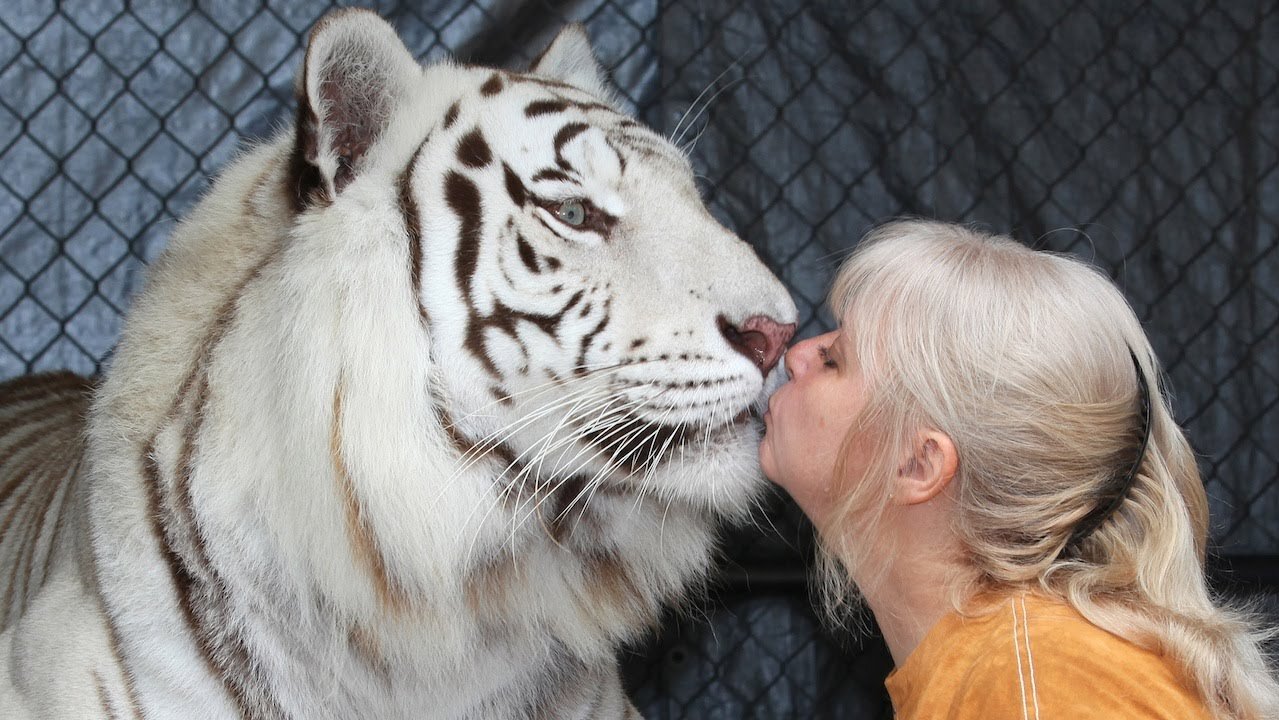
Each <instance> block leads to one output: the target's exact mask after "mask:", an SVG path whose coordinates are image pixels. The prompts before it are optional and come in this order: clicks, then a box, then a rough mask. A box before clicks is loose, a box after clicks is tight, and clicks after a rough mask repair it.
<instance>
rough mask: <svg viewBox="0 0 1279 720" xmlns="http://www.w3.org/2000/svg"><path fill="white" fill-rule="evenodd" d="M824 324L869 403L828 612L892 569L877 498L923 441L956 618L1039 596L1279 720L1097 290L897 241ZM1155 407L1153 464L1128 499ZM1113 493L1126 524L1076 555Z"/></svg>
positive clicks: (1161, 421) (845, 487)
mask: <svg viewBox="0 0 1279 720" xmlns="http://www.w3.org/2000/svg"><path fill="white" fill-rule="evenodd" d="M830 305H831V309H832V311H833V312H834V314H835V317H837V318H840V320H841V324H842V326H843V327H844V328H845V329H846V330H847V331H848V335H849V339H850V340H851V341H852V345H853V347H854V348H855V355H854V358H853V361H855V362H856V363H858V365H859V367H860V370H861V373H862V376H863V379H864V382H865V384H866V385H865V387H866V390H865V393H866V406H865V409H864V411H863V412H862V413H861V414H860V415H859V417H858V418H857V419H856V420H855V421H854V423H853V427H852V428H851V429H850V431H849V433H848V436H847V439H846V441H845V448H844V452H843V453H842V454H841V456H842V457H845V458H846V457H848V454H849V453H851V452H861V451H863V450H866V449H867V447H869V448H870V452H869V455H864V458H865V463H864V465H863V467H867V468H868V469H866V470H865V471H864V472H863V473H862V474H861V475H860V476H859V477H857V478H851V477H847V475H848V473H847V472H846V469H847V468H846V466H845V464H844V463H842V462H841V463H839V464H837V467H836V469H835V479H834V483H835V484H834V487H835V492H836V495H837V497H838V498H839V500H838V501H837V502H836V503H835V506H834V509H833V511H832V512H831V513H830V515H829V516H828V518H827V520H826V521H825V522H823V523H822V527H820V528H819V532H820V534H821V537H822V542H821V545H822V548H823V553H822V560H823V565H824V566H825V572H824V573H823V574H822V577H823V579H824V581H825V587H824V590H825V596H826V600H827V603H826V605H827V609H828V610H830V611H831V612H832V613H835V614H838V613H840V612H841V611H842V609H843V605H846V604H847V603H848V602H850V601H851V600H852V599H853V598H854V597H855V596H856V588H855V587H853V586H852V581H851V579H850V578H851V576H856V577H858V578H859V579H865V578H873V577H875V576H876V573H878V572H882V571H884V569H885V568H886V566H887V564H888V563H889V562H890V561H891V555H892V549H891V548H885V547H884V546H883V544H882V543H875V542H873V541H870V540H868V539H873V538H875V537H876V533H877V531H878V529H879V527H880V523H881V521H882V520H883V518H884V517H885V515H886V513H887V512H889V492H890V489H889V483H887V482H873V481H872V480H873V479H874V478H881V479H883V478H889V477H892V476H893V475H894V474H896V472H897V468H898V467H899V466H900V463H901V458H904V457H907V456H908V453H909V450H908V448H909V447H910V443H911V442H912V441H913V439H914V437H915V435H916V433H917V432H918V431H919V430H920V429H922V428H933V429H936V430H940V431H942V432H944V433H946V434H947V435H948V436H949V437H950V438H951V440H952V441H953V442H954V445H955V448H956V450H957V453H958V455H959V470H958V473H957V475H956V477H955V479H954V481H953V486H954V489H953V492H954V493H955V495H954V497H955V499H956V503H957V517H956V520H955V526H954V530H955V533H956V535H957V537H958V538H959V541H960V544H961V547H962V552H963V558H962V563H961V565H962V566H963V568H964V570H963V571H962V572H963V575H962V576H961V577H958V578H956V579H955V580H956V582H955V583H954V585H953V587H954V588H955V590H954V593H955V594H954V597H953V600H954V601H955V602H956V603H957V604H958V603H959V602H961V600H962V598H963V597H967V596H970V595H971V594H972V593H976V592H980V591H988V590H1006V589H1014V588H1035V589H1038V590H1039V591H1041V592H1044V593H1047V594H1049V595H1051V596H1054V597H1058V598H1061V599H1063V600H1065V601H1066V602H1069V603H1070V604H1071V605H1073V606H1074V607H1075V608H1076V609H1078V610H1079V612H1080V613H1081V614H1083V615H1084V616H1085V617H1087V618H1088V619H1089V620H1090V621H1091V622H1092V623H1094V624H1095V625H1097V626H1099V627H1101V628H1103V629H1105V630H1108V631H1110V632H1113V633H1115V634H1117V635H1119V636H1121V637H1124V638H1127V639H1128V640H1130V641H1132V642H1134V643H1136V644H1138V645H1140V646H1142V647H1146V648H1150V649H1153V650H1156V651H1158V652H1161V653H1163V654H1165V655H1166V656H1167V657H1168V658H1170V660H1171V661H1172V662H1173V663H1175V664H1176V665H1177V666H1178V668H1179V669H1180V670H1181V671H1182V673H1183V675H1184V677H1185V678H1186V680H1187V682H1188V684H1189V685H1190V686H1191V687H1193V688H1195V689H1196V690H1197V691H1198V692H1199V694H1200V695H1201V696H1202V697H1203V698H1204V700H1205V702H1206V703H1207V704H1208V706H1209V707H1210V708H1211V709H1212V710H1213V712H1214V713H1215V714H1216V715H1217V716H1218V717H1220V718H1231V719H1243V718H1249V719H1250V718H1263V717H1266V718H1271V717H1279V683H1277V682H1276V679H1275V677H1274V676H1273V675H1272V673H1271V671H1270V670H1269V669H1268V667H1267V662H1266V658H1265V657H1264V655H1263V652H1262V650H1261V645H1262V643H1263V642H1264V641H1265V639H1266V637H1267V636H1265V635H1264V633H1262V632H1261V631H1260V630H1259V629H1258V628H1259V625H1256V624H1254V622H1253V621H1252V620H1251V619H1249V618H1248V617H1247V616H1246V615H1244V614H1243V613H1242V612H1240V611H1237V610H1233V609H1230V608H1226V607H1224V606H1222V605H1221V604H1219V603H1218V602H1217V601H1215V600H1214V598H1213V596H1212V594H1211V592H1210V590H1209V588H1208V585H1207V582H1206V579H1205V574H1204V560H1205V552H1206V543H1207V537H1208V503H1207V497H1206V494H1205V492H1204V488H1203V484H1202V482H1201V480H1200V477H1199V471H1198V468H1197V466H1196V463H1195V457H1194V454H1193V452H1192V450H1191V448H1190V445H1189V443H1188V442H1187V440H1186V438H1185V435H1184V434H1183V432H1182V430H1181V428H1180V427H1178V425H1177V424H1176V422H1175V420H1174V418H1173V416H1172V413H1171V411H1170V409H1169V407H1168V404H1167V400H1166V399H1165V398H1164V396H1163V394H1162V393H1161V392H1160V388H1159V384H1158V382H1157V380H1156V378H1158V372H1159V370H1158V364H1157V360H1156V358H1155V354H1154V351H1153V349H1152V348H1151V346H1150V342H1149V340H1148V339H1147V338H1146V335H1145V332H1144V331H1143V330H1142V327H1141V324H1140V323H1139V321H1138V320H1137V318H1136V316H1135V315H1134V314H1133V311H1132V309H1131V307H1129V305H1128V303H1127V301H1126V300H1125V299H1124V297H1123V295H1122V294H1121V293H1120V292H1119V290H1118V289H1117V288H1116V287H1115V286H1114V284H1113V283H1112V282H1111V281H1110V280H1109V279H1108V278H1107V277H1105V276H1104V275H1102V274H1101V273H1100V272H1099V271H1098V270H1097V269H1095V268H1093V267H1091V266H1089V265H1087V264H1085V263H1083V262H1081V261H1079V260H1077V259H1075V258H1072V257H1069V256H1064V255H1057V254H1052V253H1048V252H1039V251H1034V250H1031V249H1029V248H1027V247H1025V246H1023V245H1021V244H1019V243H1017V242H1015V241H1013V240H1011V239H1009V238H1005V237H999V236H991V235H986V234H983V233H979V232H976V231H973V230H970V229H968V228H965V227H961V226H957V225H952V224H946V223H939V222H931V221H920V220H909V221H898V222H893V223H890V224H887V225H884V226H882V227H880V228H878V229H877V230H875V231H873V232H872V233H871V234H870V235H868V236H867V238H866V239H865V240H864V241H863V243H862V244H861V245H860V246H859V247H858V248H857V250H856V251H855V252H854V253H853V254H852V255H851V256H850V257H849V258H848V260H847V261H846V262H845V263H844V265H843V266H842V267H841V269H840V271H839V274H838V276H837V278H836V280H835V283H834V286H833V288H832V290H831V294H830ZM1134 358H1135V360H1136V364H1137V365H1138V366H1139V368H1140V369H1139V370H1138V369H1136V368H1134ZM1139 382H1144V383H1146V393H1147V397H1148V400H1146V399H1145V398H1143V394H1142V392H1141V390H1140V388H1139V386H1138V383H1139ZM1146 402H1148V403H1149V406H1148V407H1149V420H1148V422H1149V430H1148V432H1149V441H1148V446H1147V447H1146V449H1145V452H1144V454H1143V455H1142V457H1141V459H1140V460H1139V464H1138V465H1137V466H1136V472H1135V476H1133V477H1132V478H1131V482H1132V484H1131V487H1128V488H1127V489H1126V490H1124V488H1123V485H1124V481H1125V478H1126V477H1127V476H1129V475H1130V472H1129V471H1130V470H1131V469H1132V468H1133V467H1134V461H1137V458H1136V454H1137V448H1138V447H1139V446H1140V444H1141V442H1142V439H1143V436H1144V435H1145V433H1146V432H1147V430H1146V422H1145V420H1144V418H1143V410H1144V406H1145V404H1146ZM867 437H870V438H872V440H871V441H870V442H869V443H867V442H866V438H867ZM854 438H858V439H859V440H858V442H859V443H861V444H859V445H857V447H856V448H854V447H853V445H852V443H853V441H854ZM1120 491H1123V492H1125V495H1124V498H1123V500H1122V502H1121V503H1120V504H1119V505H1118V507H1117V509H1116V510H1115V511H1114V512H1113V513H1111V514H1110V515H1109V516H1108V517H1106V518H1105V520H1104V521H1103V522H1102V523H1101V524H1100V526H1099V527H1097V528H1096V529H1095V530H1094V531H1092V532H1091V533H1090V534H1088V535H1087V536H1086V537H1084V538H1082V539H1080V540H1077V541H1075V542H1072V541H1071V537H1072V533H1073V532H1074V531H1075V529H1076V528H1077V527H1078V526H1079V525H1080V523H1081V522H1084V521H1085V519H1086V518H1088V517H1090V513H1092V514H1093V516H1095V513H1096V508H1098V506H1099V505H1103V504H1105V503H1106V502H1107V499H1108V498H1110V497H1114V496H1115V494H1116V493H1117V492H1120Z"/></svg>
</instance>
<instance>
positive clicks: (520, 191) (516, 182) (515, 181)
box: [502, 162, 536, 207]
mask: <svg viewBox="0 0 1279 720" xmlns="http://www.w3.org/2000/svg"><path fill="white" fill-rule="evenodd" d="M502 176H503V181H504V182H505V184H506V194H507V195H509V196H510V197H511V202H512V203H513V204H514V205H515V207H524V203H526V202H528V189H527V188H525V187H524V181H523V180H521V179H520V176H519V174H518V173H516V172H515V171H514V170H512V169H511V166H510V165H507V164H506V163H505V162H503V163H502ZM534 179H536V178H534Z"/></svg>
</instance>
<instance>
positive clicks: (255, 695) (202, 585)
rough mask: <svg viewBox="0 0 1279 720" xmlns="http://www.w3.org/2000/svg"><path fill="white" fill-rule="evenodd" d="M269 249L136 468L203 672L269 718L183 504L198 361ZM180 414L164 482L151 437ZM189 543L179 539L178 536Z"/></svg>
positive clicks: (193, 435)
mask: <svg viewBox="0 0 1279 720" xmlns="http://www.w3.org/2000/svg"><path fill="white" fill-rule="evenodd" d="M275 258H276V254H275V253H274V252H273V253H269V254H268V255H267V256H266V257H265V258H264V259H263V260H262V261H261V262H260V263H259V264H258V265H257V266H255V267H254V268H253V269H252V270H251V271H250V272H249V273H248V275H247V276H246V277H245V278H244V279H243V280H242V281H241V282H240V283H239V285H238V286H237V287H236V289H235V291H234V292H232V293H231V294H230V296H229V297H228V298H227V299H226V301H224V302H223V304H222V306H221V307H220V308H219V310H218V312H217V314H216V315H215V317H214V321H213V323H212V324H211V326H210V328H209V330H208V331H207V332H206V334H205V336H204V338H203V339H202V340H201V342H200V344H199V352H198V354H197V356H196V360H195V363H194V366H193V367H192V368H191V369H190V371H189V372H188V374H187V376H186V379H184V380H183V382H182V385H181V387H180V389H179V390H178V393H177V394H176V395H175V397H174V398H173V401H172V404H171V405H170V407H169V411H168V413H167V414H166V416H165V419H164V422H163V423H162V424H161V426H160V427H159V428H157V429H156V430H155V431H154V433H153V434H152V435H151V438H150V440H149V441H148V442H147V443H146V445H145V446H144V450H143V456H142V467H143V474H144V478H145V480H146V490H147V502H148V505H149V509H150V512H149V513H148V515H149V516H150V518H151V531H152V533H153V535H154V537H155V539H156V543H157V546H158V547H159V549H160V554H161V557H162V558H163V559H164V561H165V564H166V566H167V567H168V570H169V574H170V577H171V578H172V579H173V583H174V591H175V593H176V595H177V600H178V606H179V609H180V610H181V612H182V615H183V618H184V619H185V621H186V623H187V625H188V627H189V628H190V629H191V634H192V637H193V639H194V640H195V645H196V647H197V648H198V649H199V651H200V655H201V658H202V660H203V661H204V663H205V665H206V667H208V668H209V671H210V674H211V675H213V676H214V677H216V678H218V679H219V680H220V681H221V683H222V685H223V687H224V688H225V689H226V691H227V694H228V696H229V697H230V698H231V699H232V701H233V702H234V703H235V705H236V707H237V708H239V710H240V712H241V714H242V715H243V716H244V717H246V718H254V719H255V720H256V719H259V718H260V719H263V720H267V719H274V718H282V717H284V712H283V710H282V709H281V708H280V707H279V705H278V704H277V703H276V701H275V699H274V698H272V697H270V696H269V695H268V694H267V685H266V683H265V682H262V681H261V679H260V678H258V677H256V676H257V675H260V673H261V664H260V663H257V662H255V661H253V660H252V659H251V658H250V657H249V655H248V646H247V644H246V642H245V641H244V639H243V638H242V637H239V635H238V634H237V635H232V633H233V632H236V630H235V628H233V627H232V626H231V624H230V623H228V622H226V618H225V613H223V612H219V611H220V610H222V607H223V606H224V605H225V604H226V603H227V602H229V593H228V591H227V589H226V585H225V582H224V581H223V579H222V578H221V577H220V576H219V575H218V573H217V572H216V570H215V569H214V568H213V567H212V566H211V565H210V563H209V560H208V555H207V552H206V550H205V548H204V541H203V538H202V537H201V536H200V529H199V527H198V525H196V523H195V518H194V511H193V509H192V508H191V506H190V501H191V498H190V495H189V489H190V474H191V471H192V468H193V463H194V457H195V454H196V451H195V447H194V445H195V442H196V439H197V437H198V435H199V427H200V424H201V422H202V420H203V417H204V416H205V412H204V404H205V402H206V401H207V399H208V390H207V383H208V378H207V374H206V370H205V369H206V368H207V367H208V364H209V360H210V358H211V357H212V355H213V353H214V351H215V350H216V349H217V347H218V345H219V344H220V343H221V341H222V338H223V337H224V336H225V334H226V332H227V331H228V329H229V328H230V326H231V324H232V321H233V315H234V313H235V308H236V307H237V305H238V302H239V298H240V297H241V296H242V295H243V294H244V291H245V288H247V287H248V286H249V284H250V283H251V282H253V280H255V279H256V278H257V277H258V276H259V275H260V274H261V272H262V269H263V268H264V267H265V266H266V265H268V264H269V263H271V262H273V261H274V259H275ZM192 392H194V393H195V397H194V400H195V402H194V407H192V408H188V409H187V414H186V417H187V421H186V422H184V423H183V428H182V433H181V440H182V446H181V448H180V451H179V461H178V463H177V466H176V467H175V468H173V471H174V475H175V477H174V481H173V484H172V487H170V486H169V485H167V484H166V483H165V482H164V479H163V475H164V473H163V469H162V468H161V467H160V465H159V462H158V455H157V443H158V441H159V438H160V434H161V433H162V432H163V431H164V429H165V428H166V427H169V426H171V425H173V424H174V423H176V422H178V419H179V417H180V416H181V415H182V411H183V408H184V406H186V405H188V404H191V403H190V400H191V399H192ZM184 540H185V541H186V542H187V543H189V545H190V547H189V548H186V552H185V553H184V552H183V548H181V547H180V545H182V543H183V541H184Z"/></svg>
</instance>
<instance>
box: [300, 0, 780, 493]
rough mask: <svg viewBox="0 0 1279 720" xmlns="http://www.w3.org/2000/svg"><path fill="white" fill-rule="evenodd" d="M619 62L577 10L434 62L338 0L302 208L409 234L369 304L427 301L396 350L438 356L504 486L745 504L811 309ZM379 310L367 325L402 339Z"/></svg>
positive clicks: (319, 86) (468, 446)
mask: <svg viewBox="0 0 1279 720" xmlns="http://www.w3.org/2000/svg"><path fill="white" fill-rule="evenodd" d="M603 78H604V75H603V72H602V71H601V70H600V68H599V66H598V64H597V63H596V61H595V59H594V57H593V55H592V52H591V48H590V45H589V42H588V41H587V39H586V36H585V33H584V32H583V31H582V29H581V28H580V27H577V26H571V27H569V28H568V29H566V30H565V31H563V32H562V33H561V34H560V35H559V36H558V37H557V38H556V40H555V41H554V42H553V43H552V45H551V46H550V47H549V48H548V49H547V51H546V52H545V53H544V54H543V55H542V56H541V57H540V58H538V59H537V60H536V61H535V62H534V64H533V66H532V68H531V70H530V71H528V72H526V73H517V72H507V71H500V70H492V69H487V68H472V67H459V66H456V65H451V64H442V65H430V66H426V67H422V66H420V65H419V64H418V63H417V62H415V61H414V59H413V58H412V57H411V55H410V54H409V53H408V52H407V51H406V49H405V48H404V46H403V45H402V44H401V42H400V40H399V39H398V38H397V37H396V35H395V34H394V32H393V31H392V30H391V28H390V27H389V26H388V25H386V24H385V23H384V22H383V21H382V20H381V19H379V18H377V17H376V16H375V15H373V14H371V13H366V12H345V13H338V14H336V15H332V16H330V17H329V18H327V19H326V20H325V21H323V22H322V24H321V26H320V27H319V28H317V30H316V31H315V32H314V33H313V35H312V38H311V44H310V49H309V51H308V54H307V60H306V68H305V70H304V72H303V75H302V78H301V81H300V98H299V100H300V102H299V106H300V117H299V120H298V124H297V134H296V144H295V156H294V162H293V180H292V182H291V185H292V187H293V188H294V191H295V201H296V204H297V207H298V208H299V209H300V210H302V220H301V221H299V225H301V226H306V224H307V222H308V220H307V217H308V215H313V216H315V218H316V220H315V222H316V231H317V232H322V233H329V234H334V233H337V234H340V235H342V236H343V237H344V242H348V244H350V245H352V246H353V247H355V248H359V247H361V245H362V242H363V241H362V240H361V238H362V237H363V236H369V235H373V234H378V233H392V234H395V235H396V236H399V237H404V238H406V239H407V242H405V243H403V244H402V245H399V246H397V247H401V248H402V255H403V256H402V257H401V267H403V272H404V275H403V276H402V278H403V279H398V280H397V281H396V282H394V283H385V282H384V285H385V287H384V290H383V292H385V293H386V296H385V297H384V298H382V299H378V300H373V301H371V302H373V303H375V304H377V303H380V304H381V306H382V308H383V309H385V308H388V307H392V306H396V307H402V308H412V309H413V312H412V313H411V314H412V316H413V322H415V323H417V325H418V326H419V327H418V328H416V329H415V330H414V331H413V332H415V333H416V334H417V335H420V336H424V337H429V342H428V343H425V344H422V345H414V344H411V343H410V344H404V343H403V342H401V343H400V345H399V347H397V348H395V350H394V351H392V353H391V357H392V359H394V360H399V361H403V362H405V363H406V364H409V365H412V364H413V363H425V365H424V367H426V368H428V370H427V371H426V377H427V385H428V388H429V392H428V394H429V396H430V398H431V402H432V403H433V405H434V408H435V412H436V415H437V417H438V418H439V422H440V425H441V428H442V429H443V430H444V431H445V433H444V434H445V435H446V436H447V438H448V443H449V444H450V445H452V450H453V452H455V453H456V454H457V456H459V457H460V458H462V463H463V465H466V466H470V465H474V464H482V463H490V464H493V465H494V466H495V467H497V468H498V469H499V470H500V477H499V480H498V483H497V486H498V489H499V493H500V494H502V495H503V496H504V497H515V498H527V497H535V496H537V495H538V493H542V492H546V493H551V492H553V491H555V490H559V491H561V494H564V493H565V492H567V490H569V489H571V491H572V493H571V496H569V497H564V498H562V499H561V500H562V503H561V504H570V505H571V504H573V503H575V502H586V501H587V499H588V498H589V497H590V496H591V495H593V494H595V493H600V492H602V493H622V494H626V493H633V494H640V495H654V496H659V497H665V498H671V499H678V500H680V501H683V502H685V503H688V504H692V505H695V506H698V507H702V508H705V509H711V510H714V511H716V512H730V513H731V512H735V511H738V510H741V509H743V508H745V507H746V506H747V505H748V503H749V500H750V498H751V497H752V495H753V494H754V491H755V490H756V489H757V488H758V487H759V486H760V485H761V483H760V477H759V472H758V470H757V469H756V462H755V457H756V443H757V432H758V431H757V429H756V424H755V420H754V418H753V417H752V416H751V413H750V410H751V409H752V405H753V403H755V402H756V401H757V400H758V399H759V397H760V396H761V393H762V391H763V389H764V384H765V378H766V377H767V376H768V375H769V374H770V372H772V371H773V370H774V368H775V367H776V365H777V363H778V360H779V358H780V356H781V354H782V351H783V349H784V347H785V343H786V342H787V341H788V340H789V338H790V337H791V335H792V333H793V331H794V327H795V324H794V323H795V320H796V310H795V306H794V304H793V302H792V301H791V299H790V297H789V295H788V293H787V292H786V290H785V288H784V287H783V286H782V284H781V283H780V282H779V281H778V280H777V279H776V278H775V277H774V276H773V275H772V274H771V273H770V272H769V271H768V270H767V269H766V268H765V266H764V265H763V264H762V263H761V262H760V260H759V259H758V258H757V256H756V255H755V253H754V252H753V250H752V249H751V248H750V247H749V246H748V245H747V244H746V243H745V242H743V241H742V240H741V239H739V238H738V237H736V236H735V235H734V234H733V233H731V232H729V231H728V230H727V229H725V228H724V227H723V226H722V225H721V224H720V223H719V222H717V221H716V220H715V219H714V218H713V217H712V216H711V214H710V213H709V212H708V210H707V208H706V206H705V205H704V203H703V201H702V199H701V197H700V196H699V193H698V189H697V187H696V185H695V183H694V176H693V171H692V168H691V166H690V164H689V162H688V159H687V158H686V157H685V155H684V154H683V153H682V152H681V151H680V150H679V149H677V148H676V147H675V146H674V145H672V144H671V143H670V142H669V141H668V140H667V139H666V138H664V137H662V136H660V135H658V134H656V133H654V132H652V131H651V130H649V129H647V128H646V127H645V126H643V125H641V124H640V123H638V122H637V121H635V120H634V119H633V118H631V117H629V116H628V115H627V114H626V113H624V112H622V111H621V110H619V109H618V106H617V104H616V103H615V102H614V101H613V99H612V95H611V93H610V91H609V90H608V88H607V85H606V83H605V81H604V79H603ZM319 218H323V227H322V228H321V226H320V224H319V223H320V222H321V221H320V219H319ZM356 252H357V254H358V253H359V252H362V251H356ZM368 252H369V253H370V254H371V253H374V252H380V250H379V251H374V250H369V251H368ZM352 262H353V263H358V262H360V260H353V261H352ZM404 279H406V280H407V281H405V280H404ZM379 322H381V321H380V320H378V319H376V318H374V317H373V316H370V318H369V320H368V322H367V323H364V324H360V323H358V322H357V323H356V324H357V327H354V331H355V332H357V333H360V334H362V335H364V334H366V335H367V337H362V338H360V341H365V340H367V341H369V342H371V343H372V344H373V345H374V346H377V347H383V348H385V344H379V342H378V341H377V340H376V339H375V336H376V335H377V334H378V332H379V331H378V325H379ZM396 337H403V335H396ZM391 342H392V341H390V340H388V341H387V344H390V343H391ZM378 354H385V353H383V352H379V353H378ZM423 355H425V356H426V357H422V356H423ZM410 356H411V358H410ZM366 371H367V372H368V373H371V374H377V373H383V377H384V378H386V382H387V383H388V386H389V385H390V384H391V380H390V379H389V378H390V377H391V376H393V375H394V374H395V372H397V371H395V370H393V369H389V368H383V369H376V368H374V367H373V365H372V364H370V366H369V367H368V368H366ZM374 382H377V380H374ZM409 384H410V385H411V383H409Z"/></svg>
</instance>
